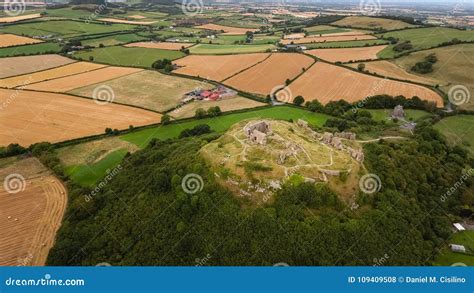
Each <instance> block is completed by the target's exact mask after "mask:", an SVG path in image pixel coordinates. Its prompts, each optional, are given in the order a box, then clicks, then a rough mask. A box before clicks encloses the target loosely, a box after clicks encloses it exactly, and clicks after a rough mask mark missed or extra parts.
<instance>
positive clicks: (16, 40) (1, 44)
mask: <svg viewBox="0 0 474 293" xmlns="http://www.w3.org/2000/svg"><path fill="white" fill-rule="evenodd" d="M42 42H43V41H41V40H36V39H32V38H27V37H22V36H17V35H12V34H0V48H5V47H11V46H19V45H26V44H37V43H42Z"/></svg>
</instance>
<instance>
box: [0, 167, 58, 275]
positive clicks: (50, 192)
mask: <svg viewBox="0 0 474 293" xmlns="http://www.w3.org/2000/svg"><path fill="white" fill-rule="evenodd" d="M3 160H7V159H3ZM2 165H3V164H2ZM5 165H6V166H3V167H2V168H1V169H0V181H1V182H6V184H7V185H10V186H11V187H13V188H14V189H13V190H10V189H9V190H7V189H3V188H2V189H0V216H1V218H2V221H0V265H1V266H42V265H45V263H46V258H47V256H48V252H49V250H50V249H51V247H52V246H53V244H54V240H55V236H56V231H57V230H58V229H59V226H60V225H61V221H62V218H63V215H64V211H65V209H66V203H67V192H66V188H65V187H64V186H63V184H62V183H61V182H60V181H59V180H58V179H57V178H56V177H54V176H53V175H52V172H51V171H50V170H48V169H47V168H46V167H44V166H43V165H42V164H41V163H40V162H39V161H38V160H37V159H35V158H27V159H14V160H13V161H11V162H10V161H9V162H7V163H6V164H5ZM12 174H17V175H14V177H8V176H12ZM20 176H21V177H20ZM14 180H16V183H18V185H15V181H14ZM12 191H14V192H16V191H18V192H17V193H9V192H12Z"/></svg>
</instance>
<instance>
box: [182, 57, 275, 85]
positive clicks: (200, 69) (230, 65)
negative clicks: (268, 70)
mask: <svg viewBox="0 0 474 293" xmlns="http://www.w3.org/2000/svg"><path fill="white" fill-rule="evenodd" d="M269 56H270V54H264V53H260V54H243V55H225V56H195V55H194V56H187V57H185V58H182V59H179V60H176V61H175V62H174V64H176V65H177V66H179V68H178V69H176V70H175V71H174V72H175V73H179V74H185V75H190V76H199V77H202V78H206V79H209V80H216V81H222V80H225V79H227V78H229V77H230V76H232V75H234V74H236V73H238V72H240V71H242V70H244V69H246V68H248V67H250V66H252V65H254V64H256V63H258V62H261V61H263V60H265V58H268V57H269Z"/></svg>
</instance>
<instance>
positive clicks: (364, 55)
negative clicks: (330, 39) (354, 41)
mask: <svg viewBox="0 0 474 293" xmlns="http://www.w3.org/2000/svg"><path fill="white" fill-rule="evenodd" d="M386 47H387V45H382V46H372V47H361V48H336V49H332V48H331V49H313V50H307V51H305V53H307V54H310V55H313V56H316V57H318V58H321V59H323V60H326V61H330V62H337V61H339V62H349V61H357V60H370V59H377V53H378V52H380V51H382V50H383V49H385V48H386Z"/></svg>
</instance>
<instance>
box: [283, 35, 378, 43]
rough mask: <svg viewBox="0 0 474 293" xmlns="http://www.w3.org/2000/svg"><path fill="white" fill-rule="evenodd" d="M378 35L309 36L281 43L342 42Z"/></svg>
mask: <svg viewBox="0 0 474 293" xmlns="http://www.w3.org/2000/svg"><path fill="white" fill-rule="evenodd" d="M374 39H376V37H374V36H371V35H353V34H352V35H348V36H346V35H342V36H338V35H335V36H328V35H322V36H321V37H320V36H308V37H306V38H301V39H297V40H281V43H282V44H284V45H288V44H291V43H292V42H293V43H294V44H308V43H323V42H340V41H357V40H374Z"/></svg>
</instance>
